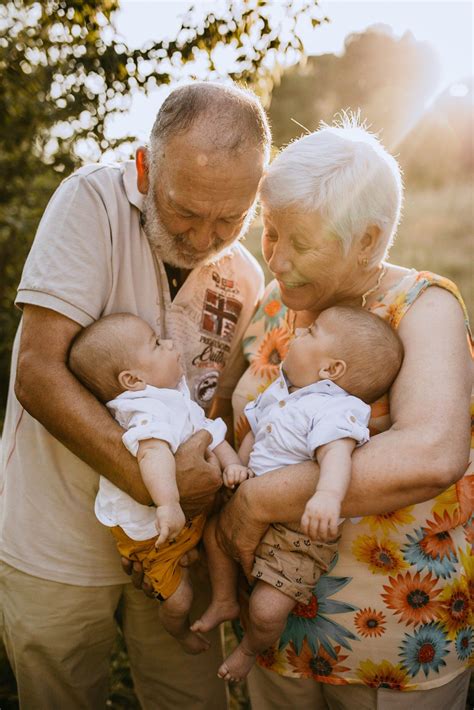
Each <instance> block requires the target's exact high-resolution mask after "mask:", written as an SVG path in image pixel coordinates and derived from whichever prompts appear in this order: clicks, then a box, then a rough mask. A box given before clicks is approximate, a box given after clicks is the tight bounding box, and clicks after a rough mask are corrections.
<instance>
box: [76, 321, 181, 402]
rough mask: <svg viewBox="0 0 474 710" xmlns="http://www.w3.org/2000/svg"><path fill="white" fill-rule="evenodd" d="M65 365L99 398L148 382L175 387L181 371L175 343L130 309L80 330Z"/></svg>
mask: <svg viewBox="0 0 474 710" xmlns="http://www.w3.org/2000/svg"><path fill="white" fill-rule="evenodd" d="M69 368H70V370H71V371H72V372H73V373H74V374H75V376H76V377H77V379H78V380H79V381H80V382H82V384H83V385H85V387H87V388H88V389H89V390H90V391H91V392H92V393H93V394H95V396H96V397H97V398H98V399H100V401H101V402H108V401H110V400H111V399H113V398H114V397H117V395H119V394H120V393H121V392H124V391H125V390H142V389H145V387H146V385H153V386H155V387H166V388H169V389H173V388H174V387H176V385H177V384H178V382H179V380H180V379H181V377H182V375H183V368H182V367H181V363H180V355H179V353H178V351H177V350H175V349H174V346H173V342H172V341H171V340H162V339H161V338H157V337H156V334H155V332H154V330H153V328H151V327H150V326H149V325H148V323H146V322H145V321H144V320H142V319H141V318H139V317H138V316H134V315H132V314H131V313H113V314H112V315H109V316H104V318H100V319H99V320H97V321H95V323H92V325H89V326H88V327H87V328H84V329H83V330H81V331H80V333H79V335H78V336H77V337H76V338H75V340H74V342H73V344H72V347H71V351H70V353H69Z"/></svg>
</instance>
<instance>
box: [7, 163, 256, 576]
mask: <svg viewBox="0 0 474 710" xmlns="http://www.w3.org/2000/svg"><path fill="white" fill-rule="evenodd" d="M142 199H143V198H142V195H141V194H140V193H139V192H138V189H137V185H136V170H135V165H134V163H133V162H128V163H125V164H122V165H90V166H87V167H84V168H81V169H80V170H78V171H77V172H76V173H74V174H73V175H72V176H70V177H69V178H67V179H66V180H65V181H64V182H63V183H62V184H61V185H60V187H59V188H58V190H57V191H56V192H55V194H54V195H53V197H52V198H51V201H50V202H49V204H48V206H47V208H46V211H45V213H44V216H43V218H42V220H41V223H40V225H39V227H38V231H37V234H36V237H35V240H34V243H33V246H32V248H31V251H30V254H29V256H28V259H27V261H26V264H25V268H24V271H23V275H22V279H21V282H20V286H19V288H18V295H17V299H16V303H17V304H19V305H20V306H21V305H22V304H25V303H28V304H33V305H36V306H42V307H44V308H49V309H52V310H54V311H57V312H59V313H61V314H63V315H65V316H67V317H68V318H71V319H72V320H74V321H75V322H77V323H79V324H80V325H82V326H86V325H88V324H90V323H92V322H93V321H94V320H96V319H97V318H99V317H100V316H102V315H106V314H108V313H117V312H122V311H126V312H129V313H135V314H137V315H139V316H141V317H142V318H143V319H144V320H146V321H147V322H148V323H149V324H150V325H151V326H152V327H153V328H154V329H155V331H156V333H157V335H161V337H172V338H173V340H174V342H175V344H176V346H177V347H178V348H179V349H180V351H181V355H182V361H183V363H184V366H185V374H186V380H187V383H188V386H189V389H190V392H191V397H192V398H193V399H194V400H195V401H196V402H197V403H198V404H200V405H201V406H202V407H203V408H204V409H206V408H207V407H208V406H209V404H210V401H211V399H212V397H213V395H214V394H215V393H216V391H217V392H218V394H219V396H221V397H229V398H230V396H231V394H232V390H233V388H234V386H235V384H236V382H237V380H238V379H239V377H240V374H241V372H242V370H243V367H244V361H243V357H242V355H241V340H242V336H243V334H244V332H245V330H246V328H247V326H248V324H249V321H250V318H251V316H252V314H253V311H254V309H255V306H256V303H257V301H258V299H259V298H260V296H261V292H262V288H263V275H262V272H261V269H260V267H259V266H258V264H257V262H256V261H255V259H254V258H253V257H252V256H251V255H250V254H249V252H248V251H247V250H246V249H245V248H244V247H242V246H241V245H240V244H236V245H235V246H234V247H232V248H231V249H230V250H229V251H228V252H227V253H226V255H224V256H222V257H221V258H220V259H219V260H218V261H216V262H215V263H213V264H212V265H207V266H203V267H199V268H197V269H195V270H194V271H192V272H191V273H190V274H189V276H188V278H187V280H186V282H185V283H184V285H183V286H182V288H181V289H180V291H179V292H178V294H177V295H176V298H175V299H174V301H173V302H171V298H170V292H169V288H168V281H167V278H166V273H165V270H164V266H163V264H162V262H161V261H160V260H159V258H157V256H156V255H155V254H154V253H153V252H152V250H151V249H150V245H149V243H148V240H147V238H146V235H145V233H144V231H143V229H142V228H141V225H140V208H141V206H142ZM20 328H21V325H20ZM18 344H19V333H17V337H16V340H15V344H14V351H13V359H12V373H11V382H10V391H9V397H8V403H7V414H6V420H5V428H4V433H3V442H2V465H1V474H2V495H1V497H0V558H1V559H3V560H4V561H5V562H7V563H8V564H10V565H12V566H13V567H16V568H17V569H19V570H21V571H24V572H27V573H29V574H32V575H35V576H38V577H42V578H45V579H51V580H54V581H58V582H66V583H67V582H69V583H71V584H78V585H87V586H88V585H92V586H94V585H106V584H116V583H121V582H123V581H124V579H125V577H124V575H123V572H122V571H121V567H120V563H119V557H118V554H117V551H116V549H115V547H114V544H113V542H112V538H111V536H110V531H109V530H108V529H106V528H104V527H103V526H101V525H100V523H99V522H98V521H97V520H96V518H95V516H94V499H95V496H96V494H97V490H98V484H99V476H98V474H97V473H96V472H95V471H94V470H92V469H91V468H90V467H89V466H87V465H86V464H85V463H83V462H82V461H81V460H80V459H79V458H77V457H76V456H75V455H74V454H72V453H71V452H70V451H69V450H68V449H66V448H65V447H64V446H63V445H62V444H60V443H59V441H57V440H56V439H55V438H54V437H52V436H51V435H50V434H49V433H48V432H47V431H46V429H44V427H43V426H42V425H41V424H40V423H39V422H38V421H36V420H35V419H33V418H32V417H31V416H30V415H29V414H28V413H27V412H26V411H25V410H24V409H23V408H22V407H21V405H20V404H19V402H18V400H17V399H16V397H15V395H14V391H13V382H14V378H15V370H16V361H17V355H18ZM45 396H47V394H46V393H45Z"/></svg>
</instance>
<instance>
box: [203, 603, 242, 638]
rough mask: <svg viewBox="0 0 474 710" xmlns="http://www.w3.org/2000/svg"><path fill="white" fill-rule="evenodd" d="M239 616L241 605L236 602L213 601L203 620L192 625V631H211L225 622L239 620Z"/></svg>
mask: <svg viewBox="0 0 474 710" xmlns="http://www.w3.org/2000/svg"><path fill="white" fill-rule="evenodd" d="M238 615H239V605H238V603H237V602H236V601H225V602H219V601H213V602H211V604H209V606H208V607H207V609H206V611H205V612H204V614H203V615H202V616H201V618H200V619H197V620H196V621H195V622H194V624H191V631H204V632H206V631H211V630H212V629H215V628H216V626H219V624H221V623H222V622H223V621H231V620H232V619H237V617H238Z"/></svg>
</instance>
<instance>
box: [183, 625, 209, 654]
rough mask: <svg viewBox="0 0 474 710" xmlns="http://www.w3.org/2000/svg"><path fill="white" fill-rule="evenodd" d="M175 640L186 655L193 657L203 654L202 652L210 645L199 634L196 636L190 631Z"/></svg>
mask: <svg viewBox="0 0 474 710" xmlns="http://www.w3.org/2000/svg"><path fill="white" fill-rule="evenodd" d="M175 638H176V640H177V641H178V643H180V644H181V646H182V647H183V650H184V651H186V653H191V654H192V655H193V656H195V655H197V654H198V653H203V652H204V651H207V650H208V649H209V647H210V645H211V644H210V643H209V641H208V640H207V639H206V638H204V636H202V635H201V634H196V633H194V632H193V631H191V630H190V631H188V632H187V633H186V634H184V635H183V636H180V637H179V638H177V637H175Z"/></svg>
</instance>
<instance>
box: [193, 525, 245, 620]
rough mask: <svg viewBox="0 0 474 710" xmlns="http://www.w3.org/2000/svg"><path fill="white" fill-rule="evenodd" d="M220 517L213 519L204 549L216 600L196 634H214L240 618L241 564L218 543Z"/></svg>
mask: <svg viewBox="0 0 474 710" xmlns="http://www.w3.org/2000/svg"><path fill="white" fill-rule="evenodd" d="M216 524H217V517H213V518H210V519H209V520H208V521H207V523H206V527H205V528H204V535H203V540H204V545H205V548H206V555H207V559H208V565H209V577H210V580H211V588H212V600H211V603H210V605H209V606H208V607H207V609H206V611H205V612H204V614H203V615H202V616H201V618H200V619H198V620H197V621H195V622H194V624H193V625H192V626H191V630H192V631H211V629H214V628H215V627H216V626H218V625H219V624H220V623H221V622H223V621H229V620H230V619H236V618H237V617H238V615H239V603H238V601H237V575H238V567H237V564H236V563H235V562H234V560H233V559H232V558H231V557H228V556H227V555H226V554H225V552H223V551H222V550H221V548H220V547H219V545H218V543H217V539H216Z"/></svg>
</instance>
